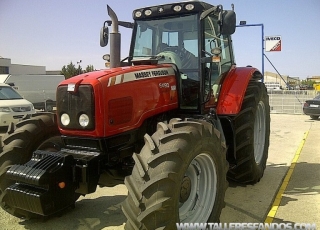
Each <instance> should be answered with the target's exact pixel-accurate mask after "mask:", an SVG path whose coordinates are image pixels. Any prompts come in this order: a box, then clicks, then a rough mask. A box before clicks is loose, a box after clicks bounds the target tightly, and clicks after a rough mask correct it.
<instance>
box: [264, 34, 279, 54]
mask: <svg viewBox="0 0 320 230" xmlns="http://www.w3.org/2000/svg"><path fill="white" fill-rule="evenodd" d="M264 41H265V50H266V52H273V51H281V36H266V37H265V38H264Z"/></svg>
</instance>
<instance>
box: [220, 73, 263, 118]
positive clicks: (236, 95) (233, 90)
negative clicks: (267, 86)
mask: <svg viewBox="0 0 320 230" xmlns="http://www.w3.org/2000/svg"><path fill="white" fill-rule="evenodd" d="M255 72H259V71H258V70H257V69H256V68H252V67H236V68H233V69H232V70H231V71H230V72H229V73H228V75H227V76H226V78H225V79H224V81H223V83H222V87H221V90H220V95H219V99H218V103H217V114H218V115H236V114H238V113H239V111H240V109H241V105H242V101H243V97H244V94H245V92H246V89H247V86H248V84H249V81H250V79H252V77H253V76H254V73H255Z"/></svg>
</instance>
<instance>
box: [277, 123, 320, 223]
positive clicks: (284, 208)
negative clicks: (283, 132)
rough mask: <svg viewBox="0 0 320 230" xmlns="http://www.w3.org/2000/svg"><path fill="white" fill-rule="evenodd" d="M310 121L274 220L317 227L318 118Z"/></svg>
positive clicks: (319, 198) (319, 210)
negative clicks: (313, 224)
mask: <svg viewBox="0 0 320 230" xmlns="http://www.w3.org/2000/svg"><path fill="white" fill-rule="evenodd" d="M310 124H311V126H310V130H309V133H308V136H307V138H306V141H305V143H304V146H303V148H302V151H301V153H300V157H299V159H298V161H297V163H296V164H295V167H294V170H293V173H292V175H291V178H290V180H289V183H288V185H287V188H286V190H285V192H284V193H283V195H282V199H281V202H280V206H279V208H278V211H277V213H276V215H275V218H274V220H273V222H274V223H280V222H282V223H286V222H289V223H315V224H316V225H317V227H318V228H320V214H319V213H320V120H317V121H310Z"/></svg>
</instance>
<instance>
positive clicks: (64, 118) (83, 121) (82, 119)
mask: <svg viewBox="0 0 320 230" xmlns="http://www.w3.org/2000/svg"><path fill="white" fill-rule="evenodd" d="M60 121H61V124H62V125H64V126H68V125H69V124H70V121H71V120H70V116H69V115H68V114H67V113H63V114H62V115H61V117H60ZM78 122H79V124H80V126H81V127H83V128H85V127H87V126H88V125H89V122H90V118H89V116H88V115H87V114H85V113H83V114H81V115H80V116H79V121H78Z"/></svg>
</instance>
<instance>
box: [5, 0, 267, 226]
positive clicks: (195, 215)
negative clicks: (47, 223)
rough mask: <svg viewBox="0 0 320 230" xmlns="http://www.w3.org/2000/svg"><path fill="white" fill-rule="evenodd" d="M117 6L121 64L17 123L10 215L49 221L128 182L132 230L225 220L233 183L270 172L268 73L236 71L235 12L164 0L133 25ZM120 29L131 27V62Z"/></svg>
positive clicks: (65, 87) (82, 79)
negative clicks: (89, 197)
mask: <svg viewBox="0 0 320 230" xmlns="http://www.w3.org/2000/svg"><path fill="white" fill-rule="evenodd" d="M232 8H233V7H232ZM107 10H108V14H109V16H110V18H111V20H107V21H106V22H105V23H104V26H103V28H102V29H101V35H100V45H101V46H106V45H107V43H108V41H109V40H110V55H105V59H107V60H108V61H110V62H109V64H110V68H107V69H105V70H100V71H94V72H90V73H84V74H81V75H78V76H75V77H72V78H69V79H67V80H65V81H63V82H61V83H60V84H59V86H58V87H57V111H56V113H55V114H50V113H38V114H37V115H35V116H33V117H31V118H26V119H24V120H22V121H20V122H19V123H18V124H16V125H10V126H9V128H8V132H7V133H6V134H5V136H4V138H3V143H2V144H3V150H2V153H1V155H0V202H1V206H2V208H3V209H4V210H6V211H7V212H8V213H10V214H12V215H14V216H17V217H21V218H36V217H48V216H51V215H56V214H57V213H61V211H63V210H65V209H68V208H70V207H74V206H75V202H76V200H77V199H78V198H79V197H80V196H85V195H86V194H89V193H93V192H95V190H96V188H97V186H98V185H99V186H101V187H110V186H115V185H118V184H122V183H124V184H125V185H126V187H127V189H128V197H127V198H126V199H125V201H124V202H123V204H122V210H123V212H124V215H125V216H126V218H127V222H126V225H125V228H126V229H129V230H131V229H148V230H154V229H169V230H171V229H176V223H194V222H201V223H205V222H218V221H219V217H220V213H221V210H222V209H223V208H224V206H225V202H224V197H225V192H226V189H227V187H228V182H227V179H229V180H233V181H236V182H240V183H250V184H254V183H256V182H258V181H259V180H260V179H261V177H262V176H263V172H264V169H265V167H266V160H267V156H268V147H269V135H270V115H269V111H270V108H269V100H268V95H267V91H266V88H265V86H264V84H263V83H262V80H263V75H262V74H261V73H260V72H259V70H257V69H256V68H253V67H250V66H248V67H236V65H235V60H234V54H233V49H232V40H231V35H232V34H233V33H234V32H235V28H236V16H235V13H234V11H233V9H232V10H224V9H223V6H222V5H217V6H213V5H210V4H208V3H204V2H200V1H186V2H179V3H174V4H164V5H158V6H152V7H146V8H139V9H137V10H134V11H133V19H134V22H133V23H131V22H123V21H118V18H117V15H116V14H115V12H114V11H113V10H112V9H111V8H110V7H109V6H108V7H107ZM108 26H109V27H111V29H112V30H111V31H110V33H109V30H108ZM120 26H121V27H126V28H132V40H131V47H130V51H129V56H128V57H127V58H126V59H124V60H120V33H119V27H120Z"/></svg>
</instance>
